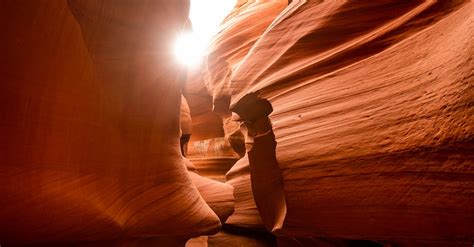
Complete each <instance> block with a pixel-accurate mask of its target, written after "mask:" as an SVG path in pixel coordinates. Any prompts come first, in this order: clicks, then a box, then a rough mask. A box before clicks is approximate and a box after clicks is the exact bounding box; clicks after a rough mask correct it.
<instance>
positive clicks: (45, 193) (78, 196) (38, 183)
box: [0, 0, 233, 246]
mask: <svg viewBox="0 0 474 247" xmlns="http://www.w3.org/2000/svg"><path fill="white" fill-rule="evenodd" d="M1 6H2V7H1V8H0V11H1V14H0V19H1V23H2V24H1V25H2V39H1V40H2V41H1V46H0V47H1V49H2V63H1V64H2V66H1V74H2V78H3V79H2V83H0V99H1V102H2V103H1V111H0V112H1V114H0V116H1V117H0V123H1V125H0V126H1V127H0V128H1V144H0V145H2V147H1V149H0V150H1V155H0V164H1V166H0V179H1V181H2V182H1V184H0V194H1V195H2V202H1V203H0V244H1V245H2V246H4V245H5V246H10V245H12V244H15V245H16V244H41V243H66V245H67V246H70V243H71V242H74V243H79V242H90V243H91V244H94V242H98V241H101V242H100V244H98V245H99V246H106V245H108V244H110V245H112V244H117V243H121V245H124V246H127V245H140V246H141V245H147V244H150V245H152V244H156V243H157V242H161V243H172V244H173V245H174V244H176V243H178V242H181V243H183V244H184V241H185V240H186V239H187V238H189V237H192V236H199V235H204V234H211V233H216V232H217V231H218V230H219V228H220V226H221V223H220V221H219V218H218V216H217V215H216V214H215V213H214V212H213V211H212V209H211V207H213V208H217V209H218V210H216V211H222V210H220V207H215V205H214V204H213V203H212V202H211V203H210V205H211V207H209V206H208V204H206V202H205V201H204V199H203V197H202V196H201V195H200V193H199V191H198V189H196V186H195V185H194V183H193V180H194V181H195V183H197V184H199V185H198V188H199V190H200V191H201V192H203V195H204V197H205V198H207V199H209V200H211V201H215V199H214V196H215V195H214V194H213V193H211V192H212V190H209V189H207V187H209V185H208V184H206V182H202V180H200V179H199V178H197V177H196V176H197V175H193V176H192V177H193V179H191V177H190V176H189V175H188V173H187V171H186V168H185V163H184V162H185V160H184V159H183V157H182V155H181V152H180V144H179V137H180V136H179V135H180V123H179V121H180V110H179V109H180V102H181V88H182V87H183V83H184V80H185V71H183V70H182V69H181V67H180V66H177V65H176V64H174V63H172V62H170V61H172V57H171V56H172V54H171V52H170V49H169V45H170V42H171V41H172V39H173V37H174V36H175V35H176V34H177V33H178V32H179V31H180V30H181V29H182V27H183V26H184V24H185V22H186V21H187V12H188V6H189V3H188V2H187V1H171V2H170V1H161V0H155V1H140V2H136V1H119V2H118V1H112V0H101V1H80V0H77V1H76V0H71V1H47V0H44V1H27V2H18V1H2V3H1ZM196 181H200V182H196ZM222 186H223V187H225V190H223V191H222V193H224V194H226V193H225V191H229V187H230V186H229V185H222ZM222 186H221V187H222ZM230 190H231V188H230ZM206 191H209V192H206ZM230 193H231V192H230ZM227 194H229V193H227ZM231 195H232V194H230V196H231ZM231 199H232V198H231ZM226 200H227V201H229V199H228V198H227V199H226ZM231 201H233V199H232V200H231ZM213 205H214V206H213ZM231 206H232V205H231ZM218 213H219V212H218ZM219 214H220V213H219ZM225 214H229V213H225ZM225 214H224V215H223V216H222V217H223V218H224V217H225ZM131 238H150V239H149V240H137V241H135V240H132V239H131ZM117 239H121V240H120V241H119V242H117ZM103 241H112V242H103ZM67 243H69V244H67Z"/></svg>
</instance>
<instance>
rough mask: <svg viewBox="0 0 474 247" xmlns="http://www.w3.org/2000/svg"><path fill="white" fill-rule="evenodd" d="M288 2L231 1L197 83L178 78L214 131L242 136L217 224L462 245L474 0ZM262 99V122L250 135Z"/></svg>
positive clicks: (470, 226)
mask: <svg viewBox="0 0 474 247" xmlns="http://www.w3.org/2000/svg"><path fill="white" fill-rule="evenodd" d="M287 4H288V1H278V0H275V1H238V3H237V5H236V7H235V9H234V10H233V12H232V13H231V14H230V15H229V16H228V18H227V19H226V20H225V21H224V23H223V24H222V26H221V27H222V30H221V31H220V32H219V34H218V35H217V37H216V38H215V42H214V43H213V44H212V45H211V47H210V54H209V56H208V59H207V64H206V65H207V66H206V67H205V71H204V72H203V74H204V76H203V77H202V79H200V80H199V79H196V81H197V82H195V83H199V81H202V82H201V83H203V84H205V85H206V89H207V91H204V90H202V89H201V91H199V90H196V88H199V86H196V85H189V86H188V93H189V94H193V93H194V94H196V95H197V94H199V92H200V93H201V94H202V95H204V96H205V97H208V98H209V97H210V98H211V100H212V101H213V110H214V112H215V113H216V114H217V115H220V116H221V117H222V118H223V124H222V128H223V132H224V134H222V133H221V135H223V136H225V137H227V138H229V139H230V140H231V138H232V135H231V133H236V132H238V133H240V135H241V138H240V142H244V140H243V139H244V137H243V136H245V139H246V141H245V142H247V152H248V154H249V155H248V156H245V157H244V158H242V159H241V160H239V161H238V162H237V163H236V165H235V166H236V167H234V168H232V169H231V170H230V172H229V173H228V183H231V184H233V185H234V187H235V191H234V196H235V197H236V198H235V200H236V209H235V212H234V215H231V216H230V217H229V219H228V223H229V224H238V225H239V226H244V227H246V228H252V227H254V226H255V225H256V224H260V226H262V224H265V225H266V228H267V230H268V231H272V232H273V233H274V234H276V235H277V236H278V237H279V239H281V241H280V242H279V243H280V244H281V245H290V246H291V245H292V244H296V243H298V241H297V239H298V238H301V239H305V241H301V242H300V243H306V244H304V246H307V245H311V244H313V245H315V246H318V244H319V245H321V243H322V242H321V241H319V240H318V241H316V240H317V239H321V238H322V239H323V240H324V239H342V240H343V241H339V242H338V241H333V242H331V241H330V242H326V244H328V245H336V246H338V245H341V246H343V245H345V244H350V242H349V243H348V242H347V241H346V240H354V241H355V240H371V241H375V242H378V243H380V244H382V243H386V244H392V245H400V246H404V245H409V246H429V245H433V246H455V245H457V244H459V245H460V246H470V244H472V242H473V241H474V173H473V171H474V170H473V161H474V156H473V153H474V152H473V136H474V135H473V134H474V130H473V127H474V118H473V113H474V111H473V108H472V105H473V99H474V91H473V81H474V79H473V71H474V66H473V61H472V58H473V54H474V47H473V40H472V37H473V36H474V32H473V28H474V24H473V23H474V22H473V20H474V15H473V14H472V13H474V4H473V3H472V2H471V1H390V0H387V1H309V0H308V1H305V0H299V1H291V3H289V5H288V6H287ZM282 5H284V7H283V8H282ZM273 10H274V11H273ZM245 13H260V14H255V15H254V16H252V15H251V14H249V15H245ZM263 13H266V14H263ZM242 16H245V18H243V17H242ZM267 18H269V19H271V22H270V23H269V20H268V19H267ZM263 23H265V25H264V26H265V28H262V27H259V25H260V24H262V26H263ZM233 27H238V28H235V29H233ZM193 82H194V81H193V80H191V81H190V83H193ZM206 95H207V96H206ZM204 96H203V97H204ZM208 101H209V100H208ZM264 101H268V102H269V103H270V104H271V108H273V112H272V113H271V114H270V115H269V120H270V121H271V124H272V128H271V129H268V131H263V132H262V131H260V132H259V129H258V127H255V126H256V124H258V123H263V122H262V121H264V119H266V113H265V111H267V110H265V109H264V108H261V107H260V105H261V104H260V103H259V102H264ZM197 105H199V104H197ZM190 106H191V108H193V107H196V106H194V105H193V102H190ZM229 110H233V111H234V112H236V113H238V116H237V115H236V116H234V120H237V121H234V124H229V123H228V121H229V119H232V117H231V114H230V111H229ZM223 113H224V114H223ZM267 113H268V112H267ZM197 115H199V114H197ZM198 117H199V116H198ZM236 126H237V127H236ZM237 129H239V130H237ZM274 142H276V145H274V144H272V143H274ZM229 145H231V144H229ZM231 146H232V145H231ZM272 153H273V154H272ZM272 155H273V156H274V158H275V160H273V158H272V157H273V156H272ZM252 156H253V158H252ZM239 157H242V154H241V155H240V156H239ZM265 157H266V158H265ZM248 163H249V167H248V168H244V169H243V167H246V166H247V164H248ZM249 174H250V177H251V178H252V179H251V187H252V189H250V185H249V182H250V181H249ZM234 181H239V183H241V185H238V184H236V183H235V182H234ZM280 181H281V182H280ZM269 183H270V184H272V183H273V187H272V186H268V184H269ZM244 184H246V185H245V186H243V185H244ZM280 186H281V187H280ZM279 187H280V189H281V190H282V191H283V195H278V194H279V193H280V192H279ZM250 191H252V195H253V196H252V195H250V194H249V193H250ZM253 198H254V199H255V202H253V201H252V199H253ZM242 202H244V203H242ZM241 203H242V204H241ZM239 204H241V205H239ZM272 205H273V206H272ZM275 207H279V208H280V210H278V211H279V212H272V211H275ZM257 209H258V212H259V215H256V216H252V215H255V214H254V212H255V211H252V210H257ZM239 214H240V215H239ZM260 217H262V219H261V218H260ZM282 217H283V219H282ZM237 219H239V221H238V223H236V222H235V220H237ZM259 222H260V223H259ZM309 236H311V237H309ZM308 237H309V238H308ZM313 240H314V241H313ZM344 241H346V242H344ZM323 242H324V241H323Z"/></svg>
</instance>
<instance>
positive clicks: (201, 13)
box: [174, 0, 236, 66]
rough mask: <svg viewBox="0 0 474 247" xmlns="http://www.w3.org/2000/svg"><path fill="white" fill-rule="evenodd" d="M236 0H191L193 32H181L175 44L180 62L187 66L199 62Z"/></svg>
mask: <svg viewBox="0 0 474 247" xmlns="http://www.w3.org/2000/svg"><path fill="white" fill-rule="evenodd" d="M235 2H236V0H191V10H190V12H189V18H190V20H191V23H192V26H193V30H192V32H188V33H182V34H180V35H179V36H178V37H177V39H176V43H175V45H174V54H175V56H176V59H177V61H178V62H179V63H181V64H184V65H186V66H193V65H197V64H199V62H200V61H201V60H202V58H203V56H204V55H205V53H206V49H207V47H208V45H209V42H210V40H211V38H212V37H213V36H214V35H215V34H216V33H217V31H218V28H219V24H220V23H221V22H222V20H224V18H225V17H226V16H227V15H228V14H229V12H230V11H231V10H232V8H233V7H234V5H235Z"/></svg>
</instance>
